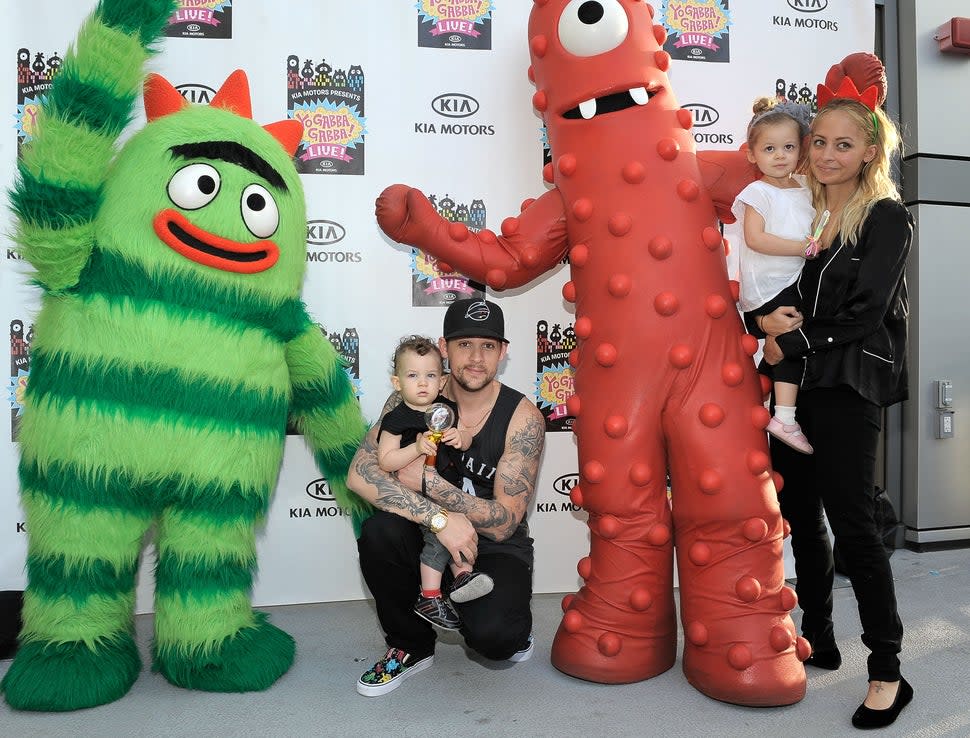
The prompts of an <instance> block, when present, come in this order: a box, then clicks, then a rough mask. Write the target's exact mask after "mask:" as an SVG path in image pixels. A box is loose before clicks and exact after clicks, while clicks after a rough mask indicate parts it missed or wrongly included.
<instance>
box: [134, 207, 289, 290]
mask: <svg viewBox="0 0 970 738" xmlns="http://www.w3.org/2000/svg"><path fill="white" fill-rule="evenodd" d="M152 225H153V226H154V227H155V233H156V234H157V235H158V237H159V238H160V239H162V241H163V242H164V243H165V244H166V245H167V246H169V247H170V248H172V249H174V250H175V251H177V252H178V253H180V254H181V255H182V256H184V257H185V258H186V259H191V260H192V261H194V262H197V263H199V264H203V265H205V266H208V267H212V268H214V269H221V270H223V271H226V272H237V273H240V274H255V273H257V272H262V271H265V270H267V269H269V268H270V267H271V266H273V265H274V264H275V263H276V262H277V260H278V259H279V258H280V249H279V246H277V245H276V244H275V243H273V242H272V241H256V242H255V243H239V242H238V241H231V240H229V239H228V238H223V237H222V236H216V235H214V234H212V233H209V232H208V231H204V230H202V229H201V228H199V227H198V226H194V225H192V223H190V222H189V220H188V218H186V217H185V216H184V215H182V214H181V213H180V212H178V211H177V210H171V209H168V210H162V211H161V212H160V213H159V214H158V215H156V216H155V219H154V220H153V221H152Z"/></svg>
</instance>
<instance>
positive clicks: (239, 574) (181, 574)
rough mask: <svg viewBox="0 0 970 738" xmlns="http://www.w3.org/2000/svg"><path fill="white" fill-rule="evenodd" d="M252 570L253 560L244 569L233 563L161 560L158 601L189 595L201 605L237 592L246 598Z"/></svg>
mask: <svg viewBox="0 0 970 738" xmlns="http://www.w3.org/2000/svg"><path fill="white" fill-rule="evenodd" d="M255 568H256V558H255V556H254V557H253V559H252V560H251V561H250V562H249V564H248V565H246V566H243V565H240V564H238V563H236V562H234V561H217V562H211V561H206V560H203V559H200V558H189V559H179V558H177V557H175V556H162V557H160V558H159V560H158V566H156V567H155V592H156V593H157V594H158V596H159V597H160V598H178V597H187V596H188V595H189V593H191V595H192V597H194V598H196V599H198V600H202V601H205V600H207V599H209V598H213V599H215V598H217V597H218V596H219V595H221V594H222V593H224V592H230V591H237V590H238V591H240V592H245V593H246V595H247V597H248V595H249V591H250V589H251V588H252V586H253V571H254V570H255Z"/></svg>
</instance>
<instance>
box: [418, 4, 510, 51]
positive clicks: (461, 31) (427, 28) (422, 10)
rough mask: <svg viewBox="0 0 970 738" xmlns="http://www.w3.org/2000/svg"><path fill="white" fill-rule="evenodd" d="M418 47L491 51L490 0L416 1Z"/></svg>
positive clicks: (491, 7) (492, 7)
mask: <svg viewBox="0 0 970 738" xmlns="http://www.w3.org/2000/svg"><path fill="white" fill-rule="evenodd" d="M414 7H415V8H417V10H418V46H422V47H426V48H432V49H491V48H492V11H493V10H494V8H495V4H494V3H493V2H492V0H418V2H417V3H416V4H415V6H414Z"/></svg>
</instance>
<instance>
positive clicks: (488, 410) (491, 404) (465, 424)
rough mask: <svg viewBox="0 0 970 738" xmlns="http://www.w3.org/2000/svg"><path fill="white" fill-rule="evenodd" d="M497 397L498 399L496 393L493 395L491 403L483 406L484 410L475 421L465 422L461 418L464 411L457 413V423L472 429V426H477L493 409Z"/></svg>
mask: <svg viewBox="0 0 970 738" xmlns="http://www.w3.org/2000/svg"><path fill="white" fill-rule="evenodd" d="M497 399H498V395H497V394H496V395H495V398H494V399H493V400H492V401H491V403H489V406H488V407H486V408H485V411H484V412H483V413H482V414H481V417H479V419H478V421H477V422H475V423H466V422H465V421H464V420H463V418H464V413H459V414H458V425H460V426H462V427H463V428H465V429H466V430H472V429H473V428H478V426H480V425H481V424H482V423H484V422H485V418H487V417H488V416H489V415H490V414H491V412H492V410H494V409H495V401H496V400H497Z"/></svg>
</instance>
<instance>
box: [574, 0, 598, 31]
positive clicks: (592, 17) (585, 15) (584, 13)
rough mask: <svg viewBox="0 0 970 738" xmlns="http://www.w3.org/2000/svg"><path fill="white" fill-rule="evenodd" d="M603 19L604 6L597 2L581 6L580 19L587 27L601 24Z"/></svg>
mask: <svg viewBox="0 0 970 738" xmlns="http://www.w3.org/2000/svg"><path fill="white" fill-rule="evenodd" d="M602 17H603V6H602V5H600V4H599V3H596V2H588V3H583V4H582V5H580V6H579V19H580V20H581V21H582V22H583V23H585V24H586V25H587V26H591V25H593V24H594V23H599V21H600V18H602Z"/></svg>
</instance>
